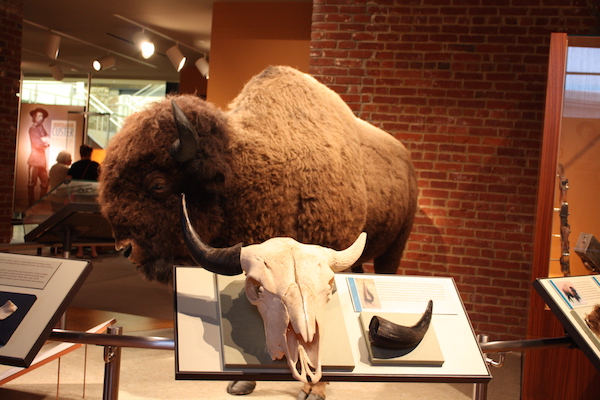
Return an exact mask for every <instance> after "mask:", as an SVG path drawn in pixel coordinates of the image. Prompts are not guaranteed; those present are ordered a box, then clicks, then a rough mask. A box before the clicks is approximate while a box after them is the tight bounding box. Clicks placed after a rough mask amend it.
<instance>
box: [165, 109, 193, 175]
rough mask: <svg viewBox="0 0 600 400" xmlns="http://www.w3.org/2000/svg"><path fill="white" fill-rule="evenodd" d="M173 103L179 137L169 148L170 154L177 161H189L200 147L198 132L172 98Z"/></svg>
mask: <svg viewBox="0 0 600 400" xmlns="http://www.w3.org/2000/svg"><path fill="white" fill-rule="evenodd" d="M171 105H172V107H173V117H174V118H175V125H176V126H177V132H178V133H179V139H177V140H176V141H175V142H173V144H172V145H171V148H170V149H169V154H171V157H173V158H174V159H175V161H177V162H181V163H184V162H188V161H191V160H192V159H193V158H194V157H195V156H196V153H197V152H198V147H199V146H200V145H199V138H198V133H197V132H196V129H195V128H194V126H193V125H192V123H191V122H190V120H189V119H188V117H186V116H185V114H184V112H183V111H182V110H181V108H179V106H178V105H177V103H176V102H175V100H173V99H171Z"/></svg>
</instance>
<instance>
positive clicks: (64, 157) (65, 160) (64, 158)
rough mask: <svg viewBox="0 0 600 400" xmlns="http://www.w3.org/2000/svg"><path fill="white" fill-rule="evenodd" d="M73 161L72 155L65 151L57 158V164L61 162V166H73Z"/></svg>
mask: <svg viewBox="0 0 600 400" xmlns="http://www.w3.org/2000/svg"><path fill="white" fill-rule="evenodd" d="M72 161H73V158H72V157H71V153H69V152H68V151H65V150H63V151H61V152H60V153H58V156H56V162H59V163H61V164H65V165H71V162H72Z"/></svg>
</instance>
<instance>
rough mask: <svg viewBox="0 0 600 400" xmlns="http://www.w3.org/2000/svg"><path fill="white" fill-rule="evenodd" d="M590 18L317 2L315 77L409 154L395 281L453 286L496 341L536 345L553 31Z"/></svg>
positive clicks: (442, 5)
mask: <svg viewBox="0 0 600 400" xmlns="http://www.w3.org/2000/svg"><path fill="white" fill-rule="evenodd" d="M505 4H506V5H505ZM591 15H592V12H591V10H590V6H589V5H588V3H587V1H584V0H579V1H577V0H565V1H558V0H506V1H497V0H462V1H457V0H410V1H406V0H395V1H394V0H377V1H369V2H367V1H364V0H362V1H351V0H315V3H314V9H313V25H312V39H311V66H310V73H311V74H312V75H314V76H315V77H316V78H317V79H319V80H320V81H321V82H323V83H325V84H326V85H328V86H329V87H330V88H332V89H333V90H335V91H337V92H338V93H339V94H340V95H341V96H342V97H343V98H344V100H346V101H347V102H348V104H349V105H350V107H351V108H352V109H353V110H354V111H355V113H356V115H357V116H359V117H361V118H363V119H365V120H367V121H369V122H371V123H373V124H375V125H377V126H379V127H381V128H382V129H384V130H386V131H388V132H390V133H392V134H393V135H394V136H395V137H396V138H398V139H400V140H401V141H402V142H403V143H404V144H405V145H406V146H407V147H408V148H409V149H410V150H411V152H412V157H413V162H414V164H415V166H416V169H417V174H418V180H419V188H420V200H419V205H420V210H419V211H418V214H417V219H416V223H415V226H414V229H413V233H412V235H411V237H410V240H409V243H408V246H407V250H406V252H405V255H404V259H403V261H402V263H401V266H400V268H399V270H398V273H400V274H420V275H444V276H448V275H449V276H452V277H454V279H455V281H456V283H457V286H458V288H459V290H460V293H461V296H462V298H463V300H464V303H465V306H466V308H467V310H468V313H469V316H470V318H471V320H472V322H473V325H474V328H475V330H476V331H477V332H478V333H488V334H490V336H491V339H492V340H510V339H518V338H523V337H525V333H526V319H527V307H528V294H529V290H530V283H531V279H530V278H531V277H530V270H531V262H532V258H533V257H532V244H533V233H534V211H535V205H536V188H537V175H538V165H539V156H540V142H541V136H542V121H543V110H544V98H545V86H546V73H547V60H548V45H549V39H550V33H551V32H567V33H569V34H586V33H589V32H590V30H591V28H592V27H593V26H594V25H595V23H596V21H595V19H594V18H593V17H591Z"/></svg>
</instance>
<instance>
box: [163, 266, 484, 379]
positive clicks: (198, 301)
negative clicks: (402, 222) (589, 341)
mask: <svg viewBox="0 0 600 400" xmlns="http://www.w3.org/2000/svg"><path fill="white" fill-rule="evenodd" d="M174 274H175V277H174V283H175V309H176V315H175V364H176V375H175V378H176V379H179V380H182V379H191V380H193V379H198V380H240V379H244V380H257V381H259V380H263V381H264V380H293V377H292V375H291V373H290V371H289V370H287V369H281V368H280V369H274V368H256V367H253V368H225V367H224V365H223V355H222V351H223V350H222V340H221V321H220V315H219V304H218V302H219V297H220V296H219V294H218V289H217V287H218V286H217V280H216V279H215V275H214V274H212V273H210V272H208V271H206V270H204V269H202V268H198V267H175V271H174ZM351 277H354V278H360V279H366V278H372V279H376V280H383V281H385V282H391V283H396V282H403V283H408V284H409V285H411V286H412V287H418V288H419V291H420V292H421V293H426V294H425V295H428V294H427V291H426V290H423V289H424V288H426V287H427V286H428V285H427V284H432V283H433V282H435V283H436V284H439V285H443V287H445V288H447V289H446V290H445V292H447V293H446V294H447V296H448V299H449V300H448V301H449V302H450V303H452V304H454V308H453V310H452V312H449V313H446V314H444V313H443V308H442V305H441V304H442V303H440V302H439V301H438V304H439V307H438V312H442V313H438V314H436V311H435V310H436V306H435V305H434V315H433V318H432V326H433V327H435V331H436V332H438V334H437V337H438V340H439V345H440V347H441V350H442V352H443V354H444V360H445V361H444V363H443V365H441V366H436V367H432V366H431V365H425V366H423V365H402V366H397V365H371V363H370V362H369V354H368V351H367V345H366V341H365V339H364V335H363V331H362V325H361V322H360V319H359V315H360V311H356V308H355V304H354V303H353V298H352V295H351V294H350V290H351V289H350V288H349V284H348V281H347V279H350V278H351ZM239 279H242V280H243V279H244V276H243V275H241V276H239ZM335 283H336V288H337V294H338V296H339V300H340V304H341V313H342V315H343V319H344V321H345V326H344V327H343V328H342V329H344V328H345V330H346V332H347V334H348V339H349V341H350V348H351V351H352V356H353V359H354V365H355V366H354V369H353V370H352V371H348V370H345V371H344V370H337V371H334V370H325V371H323V380H324V381H378V382H440V383H442V382H446V383H482V384H485V383H487V382H488V381H489V380H490V379H491V375H490V372H489V369H488V367H487V364H486V362H485V360H484V357H483V354H482V353H481V349H480V348H479V345H478V343H477V339H476V337H475V333H474V331H473V328H472V326H471V323H470V321H469V319H468V316H467V313H466V311H465V309H464V305H463V303H462V300H461V298H460V296H459V294H458V291H457V289H456V286H455V284H454V281H453V280H452V279H451V278H442V277H407V276H399V275H370V274H360V275H357V274H336V276H335ZM414 285H416V286H414ZM431 294H432V295H433V293H431ZM435 302H436V300H434V304H435ZM422 311H423V310H422V309H419V311H418V312H420V313H422Z"/></svg>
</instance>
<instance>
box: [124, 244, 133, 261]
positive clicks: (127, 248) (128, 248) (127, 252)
mask: <svg viewBox="0 0 600 400" xmlns="http://www.w3.org/2000/svg"><path fill="white" fill-rule="evenodd" d="M132 249H133V247H132V246H131V243H129V244H127V246H125V247H124V248H123V257H125V258H129V256H130V255H131V251H132Z"/></svg>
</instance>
